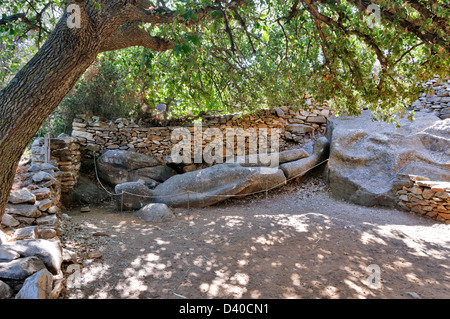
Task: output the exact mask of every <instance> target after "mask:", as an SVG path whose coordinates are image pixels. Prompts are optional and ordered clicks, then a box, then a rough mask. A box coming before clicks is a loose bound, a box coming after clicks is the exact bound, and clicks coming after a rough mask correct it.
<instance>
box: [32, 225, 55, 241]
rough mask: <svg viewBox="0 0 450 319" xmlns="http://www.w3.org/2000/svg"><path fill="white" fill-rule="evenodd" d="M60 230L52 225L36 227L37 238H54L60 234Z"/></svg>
mask: <svg viewBox="0 0 450 319" xmlns="http://www.w3.org/2000/svg"><path fill="white" fill-rule="evenodd" d="M58 234H59V233H58V231H57V230H56V229H55V228H52V227H45V226H44V227H38V228H37V229H36V236H37V238H41V239H52V238H55V237H56V236H58Z"/></svg>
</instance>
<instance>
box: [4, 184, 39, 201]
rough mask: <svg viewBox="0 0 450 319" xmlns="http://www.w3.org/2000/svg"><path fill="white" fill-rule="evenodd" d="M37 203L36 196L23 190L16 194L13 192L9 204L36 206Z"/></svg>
mask: <svg viewBox="0 0 450 319" xmlns="http://www.w3.org/2000/svg"><path fill="white" fill-rule="evenodd" d="M35 201H36V196H35V195H34V194H32V193H31V192H30V191H29V190H28V189H26V188H21V189H19V190H17V191H15V192H12V193H11V194H10V196H9V202H10V203H12V204H23V203H27V204H34V203H35Z"/></svg>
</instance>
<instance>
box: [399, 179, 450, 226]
mask: <svg viewBox="0 0 450 319" xmlns="http://www.w3.org/2000/svg"><path fill="white" fill-rule="evenodd" d="M407 177H408V178H409V183H408V184H407V185H405V186H403V187H402V189H400V190H399V191H397V196H398V206H399V208H401V209H403V210H406V211H412V212H414V213H417V214H420V215H423V216H425V217H429V218H433V219H436V220H438V221H440V222H445V223H446V224H450V182H443V181H430V179H429V178H426V177H421V176H416V175H409V176H407Z"/></svg>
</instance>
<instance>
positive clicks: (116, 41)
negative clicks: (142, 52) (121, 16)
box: [100, 22, 173, 52]
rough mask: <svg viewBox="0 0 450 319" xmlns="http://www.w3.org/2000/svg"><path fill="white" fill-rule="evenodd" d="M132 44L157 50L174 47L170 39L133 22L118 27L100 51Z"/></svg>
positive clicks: (122, 47) (101, 46) (126, 46)
mask: <svg viewBox="0 0 450 319" xmlns="http://www.w3.org/2000/svg"><path fill="white" fill-rule="evenodd" d="M132 46H142V47H145V48H149V49H153V50H156V51H167V50H170V49H172V48H173V43H171V42H170V41H168V40H166V39H163V38H160V37H155V36H152V35H151V34H150V33H148V32H147V31H145V30H144V29H142V28H140V27H139V23H137V22H131V23H127V24H124V25H123V26H121V27H120V28H118V29H117V31H116V32H114V33H113V34H112V35H111V36H110V37H109V38H107V39H106V40H104V41H103V42H102V43H101V45H100V52H105V51H113V50H119V49H125V48H128V47H132Z"/></svg>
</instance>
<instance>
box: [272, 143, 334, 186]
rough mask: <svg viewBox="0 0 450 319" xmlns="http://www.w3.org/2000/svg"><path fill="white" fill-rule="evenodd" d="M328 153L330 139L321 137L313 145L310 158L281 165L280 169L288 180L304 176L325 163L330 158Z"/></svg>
mask: <svg viewBox="0 0 450 319" xmlns="http://www.w3.org/2000/svg"><path fill="white" fill-rule="evenodd" d="M328 151H329V142H328V139H327V138H326V137H321V138H319V139H318V140H317V141H316V142H315V143H314V144H313V150H312V153H311V155H310V156H309V157H306V158H302V159H299V160H296V161H293V162H288V163H284V164H281V165H280V168H281V170H282V171H283V173H284V175H285V176H286V178H287V179H290V178H294V177H300V176H303V175H304V174H306V173H307V172H308V171H309V170H311V169H312V168H314V167H315V166H316V165H319V164H320V163H321V162H323V161H325V160H326V159H327V157H328Z"/></svg>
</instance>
